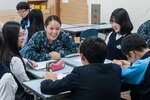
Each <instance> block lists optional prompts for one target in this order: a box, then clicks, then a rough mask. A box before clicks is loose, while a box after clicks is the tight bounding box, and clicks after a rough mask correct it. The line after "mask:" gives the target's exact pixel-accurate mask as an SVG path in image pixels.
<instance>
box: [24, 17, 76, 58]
mask: <svg viewBox="0 0 150 100" xmlns="http://www.w3.org/2000/svg"><path fill="white" fill-rule="evenodd" d="M24 48H26V50H25V54H24V55H23V56H24V57H25V58H28V59H31V60H34V61H44V60H49V59H53V60H56V59H60V58H61V57H64V56H65V55H67V54H71V53H75V52H77V45H76V44H75V43H74V41H73V40H72V38H70V37H69V35H67V34H66V33H65V32H64V31H62V30H61V20H60V19H59V17H57V16H55V15H51V16H49V17H48V18H47V19H46V21H45V30H44V31H39V32H37V33H35V34H34V35H33V36H32V37H31V39H30V40H29V41H28V44H27V45H26V46H25V47H24Z"/></svg>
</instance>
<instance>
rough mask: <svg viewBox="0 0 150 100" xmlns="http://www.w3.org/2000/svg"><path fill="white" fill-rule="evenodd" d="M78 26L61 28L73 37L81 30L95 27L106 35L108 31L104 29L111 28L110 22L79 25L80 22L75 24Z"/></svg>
mask: <svg viewBox="0 0 150 100" xmlns="http://www.w3.org/2000/svg"><path fill="white" fill-rule="evenodd" d="M75 25H77V26H79V27H72V28H66V29H63V30H64V31H66V32H69V33H70V35H71V36H72V37H73V38H74V37H75V36H76V34H78V33H81V32H82V31H85V30H87V29H91V28H93V29H96V30H98V31H100V32H102V33H103V34H105V35H107V33H108V32H105V31H108V30H109V31H111V30H112V26H111V24H92V25H82V24H81V25H80V24H75Z"/></svg>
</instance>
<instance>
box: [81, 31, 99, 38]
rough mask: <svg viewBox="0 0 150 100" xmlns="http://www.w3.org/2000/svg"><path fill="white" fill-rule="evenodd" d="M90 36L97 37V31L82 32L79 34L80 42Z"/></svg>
mask: <svg viewBox="0 0 150 100" xmlns="http://www.w3.org/2000/svg"><path fill="white" fill-rule="evenodd" d="M90 36H96V37H98V31H97V30H96V29H87V30H85V31H82V32H81V34H80V41H83V40H84V39H86V38H88V37H90Z"/></svg>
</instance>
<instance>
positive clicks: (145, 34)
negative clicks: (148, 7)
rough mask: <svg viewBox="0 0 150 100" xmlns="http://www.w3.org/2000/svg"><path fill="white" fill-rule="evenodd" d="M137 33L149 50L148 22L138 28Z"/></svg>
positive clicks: (149, 33)
mask: <svg viewBox="0 0 150 100" xmlns="http://www.w3.org/2000/svg"><path fill="white" fill-rule="evenodd" d="M137 33H138V34H140V35H141V36H142V37H144V39H145V40H146V41H147V42H148V47H149V48H150V20H147V21H146V22H144V23H143V24H142V25H140V26H139V28H138V30H137Z"/></svg>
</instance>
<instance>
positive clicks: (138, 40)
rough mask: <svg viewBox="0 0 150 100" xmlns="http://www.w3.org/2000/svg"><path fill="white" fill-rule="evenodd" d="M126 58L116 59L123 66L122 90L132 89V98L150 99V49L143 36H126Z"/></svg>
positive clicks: (124, 51) (124, 44)
mask: <svg viewBox="0 0 150 100" xmlns="http://www.w3.org/2000/svg"><path fill="white" fill-rule="evenodd" d="M121 50H122V52H123V54H124V55H126V56H127V58H128V61H126V60H114V61H113V63H116V64H119V65H121V66H122V79H121V80H122V91H125V90H130V91H131V93H130V95H131V99H132V100H150V49H149V48H148V46H147V44H146V41H145V39H144V38H142V36H140V35H138V34H132V35H128V36H126V37H125V38H124V39H123V40H122V43H121Z"/></svg>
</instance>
